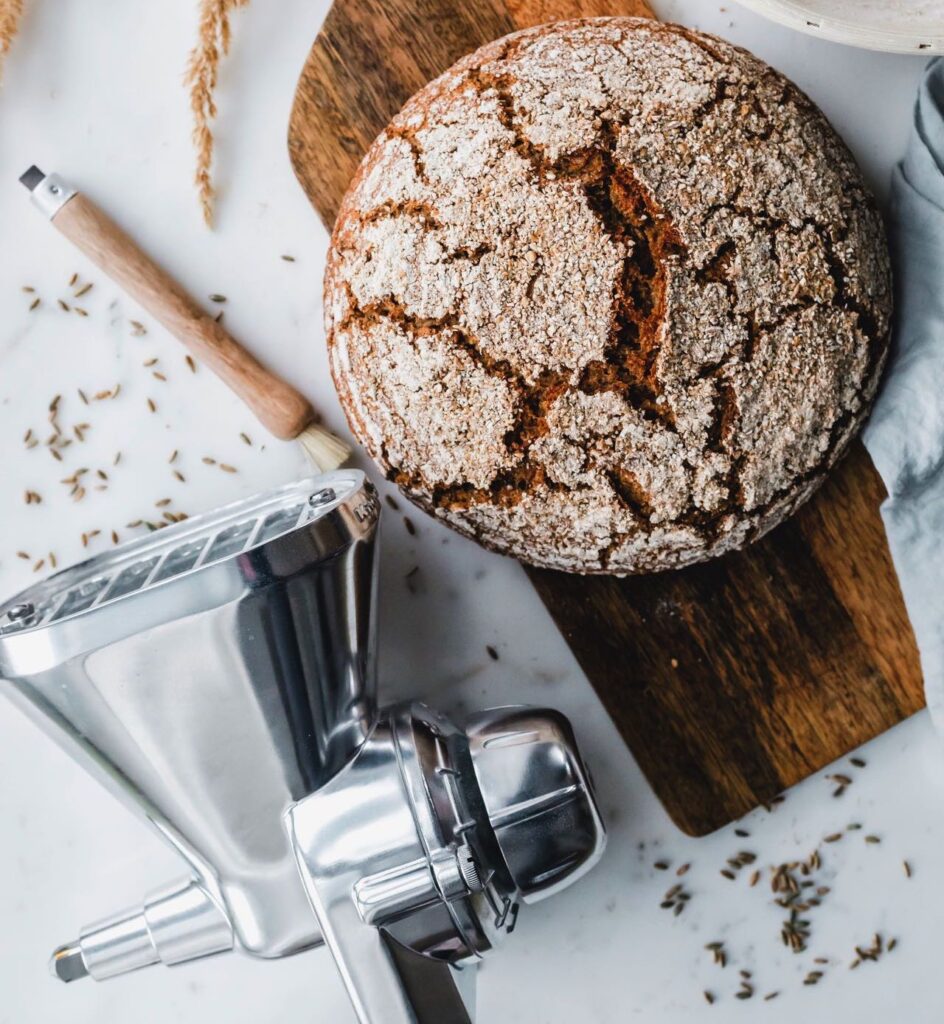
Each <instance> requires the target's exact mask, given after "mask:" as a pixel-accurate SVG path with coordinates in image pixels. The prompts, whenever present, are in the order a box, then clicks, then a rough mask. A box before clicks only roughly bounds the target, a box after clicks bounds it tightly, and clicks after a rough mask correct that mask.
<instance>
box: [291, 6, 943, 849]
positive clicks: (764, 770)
mask: <svg viewBox="0 0 944 1024" xmlns="http://www.w3.org/2000/svg"><path fill="white" fill-rule="evenodd" d="M647 13H650V12H649V11H648V8H646V7H645V5H644V4H642V3H639V2H633V0H625V2H620V0H466V2H465V3H462V4H456V3H453V2H451V0H384V2H382V3H381V0H335V4H334V7H333V8H332V10H331V12H330V13H329V15H328V18H327V20H326V22H325V24H324V27H323V29H322V32H321V34H320V35H319V37H318V39H317V40H316V42H315V45H314V47H313V49H312V51H311V55H310V57H309V59H308V62H307V64H306V66H305V69H304V71H303V72H302V76H301V80H300V82H299V87H298V92H297V95H296V102H295V107H294V109H293V112H292V118H291V124H290V129H289V149H290V153H291V158H292V162H293V164H294V167H295V171H296V174H297V175H298V178H299V180H300V182H301V183H302V186H303V188H304V189H305V191H306V193H307V194H308V196H309V198H310V200H311V202H312V204H313V205H314V207H315V209H316V210H317V211H318V212H319V214H320V215H321V218H322V220H323V221H324V222H325V224H326V225H327V226H329V227H330V226H331V224H332V223H333V221H334V217H335V215H336V212H337V209H338V205H339V203H340V201H341V198H342V196H343V194H344V191H345V189H346V188H347V184H348V182H349V180H350V178H351V176H352V175H353V173H354V171H355V170H356V168H357V165H358V164H359V163H360V160H361V157H362V155H363V153H364V152H365V150H366V149H367V147H368V146H369V145H370V143H371V142H372V141H373V139H374V138H375V137H376V135H377V134H378V133H379V132H380V131H381V130H382V129H383V127H384V126H385V125H386V123H387V122H388V121H389V120H390V118H391V117H392V116H393V114H395V113H396V111H397V110H399V108H400V107H401V106H402V104H403V103H404V102H405V100H406V99H407V98H408V97H409V96H410V95H412V94H413V93H414V92H415V91H416V90H417V89H419V88H420V87H421V86H423V85H424V84H425V83H426V82H427V81H428V80H429V79H430V78H433V77H435V76H436V75H438V74H439V73H441V72H442V71H444V70H445V69H446V68H447V67H448V66H449V65H450V64H452V63H453V62H454V61H455V60H456V59H457V58H458V57H459V56H461V55H462V54H464V53H467V52H469V51H470V50H473V49H475V48H476V47H478V46H479V45H481V44H482V43H484V42H487V41H489V40H491V39H494V38H496V37H497V36H500V35H503V34H505V33H507V32H510V31H513V30H515V29H518V28H524V27H527V26H529V25H533V24H540V23H541V22H543V21H547V20H551V19H553V18H560V17H576V16H582V15H583V16H588V15H602V14H637V15H645V14H647ZM883 497H884V492H883V488H882V484H881V481H880V480H879V478H878V476H877V474H876V473H875V471H874V469H873V468H872V465H871V462H870V461H869V458H868V456H867V455H866V453H865V450H864V449H863V448H862V447H861V445H859V444H856V445H855V446H854V447H853V449H852V451H851V452H850V454H849V455H848V456H847V457H846V458H845V459H844V460H843V461H842V463H841V464H840V465H839V466H838V467H837V468H836V470H835V471H834V472H833V474H832V476H831V477H830V479H829V480H828V482H827V483H826V485H825V486H824V487H823V488H822V490H821V491H820V492H819V493H818V494H817V496H816V497H815V498H814V499H813V501H812V502H811V503H810V504H808V505H807V506H806V507H805V508H804V509H803V510H801V512H800V513H799V514H798V515H797V516H795V517H794V518H793V519H792V520H790V521H789V522H788V523H786V524H784V525H783V526H781V527H780V528H779V529H777V530H776V531H774V532H773V533H772V534H770V535H769V536H768V537H766V538H765V539H764V540H762V541H760V542H759V543H758V544H755V545H754V546H753V547H751V548H749V549H748V550H746V551H743V552H739V553H736V554H733V555H729V556H726V557H725V558H722V559H718V560H716V561H713V562H710V563H707V564H705V565H700V566H695V567H693V568H690V569H685V570H683V571H681V572H675V573H666V574H663V575H659V576H648V577H636V578H629V579H622V580H621V579H616V578H613V577H610V578H607V577H579V576H569V575H564V574H561V573H554V572H547V571H544V570H536V569H528V570H527V571H528V574H529V576H530V577H531V580H532V582H533V583H534V585H535V587H536V588H537V591H538V593H539V594H540V595H541V598H542V600H543V601H544V603H545V604H546V605H547V607H548V609H549V611H550V612H551V615H552V616H553V617H554V619H555V621H556V622H557V624H558V627H559V628H560V629H561V631H562V633H563V634H564V636H565V637H566V638H567V641H568V642H569V644H570V646H571V648H572V649H573V651H574V654H575V655H576V657H577V659H578V661H579V662H580V664H581V666H582V667H583V669H584V671H585V672H586V673H587V676H588V677H589V679H590V681H591V682H592V684H593V685H594V687H595V688H596V691H597V693H598V694H599V696H600V699H601V700H602V702H603V704H604V705H605V706H606V708H607V710H608V711H609V713H610V714H611V715H612V717H613V720H614V722H615V723H616V726H617V728H618V729H619V730H620V732H621V734H622V735H623V737H624V738H625V740H626V742H627V744H628V745H629V747H630V749H631V750H632V752H633V754H634V756H635V757H636V760H637V761H638V763H639V764H640V766H641V767H642V769H643V771H644V772H645V774H646V776H647V778H648V779H649V781H650V782H651V784H652V786H653V788H654V789H655V791H656V793H657V794H658V795H659V797H660V799H661V800H662V802H663V803H664V804H665V806H666V809H667V810H668V812H669V814H670V815H671V816H672V818H673V820H674V821H675V822H676V824H678V825H679V827H680V828H682V829H683V830H685V831H686V832H688V833H690V834H692V835H703V834H705V833H707V832H711V831H713V830H714V829H716V828H719V827H721V826H722V825H725V824H727V823H728V822H730V821H732V820H734V819H735V818H738V817H740V816H741V815H742V814H744V813H746V812H747V811H749V810H750V809H751V808H753V807H755V806H756V805H757V804H760V803H765V802H768V801H769V800H770V799H771V798H772V797H774V796H775V795H776V794H778V793H779V792H780V791H781V790H782V789H783V788H785V787H786V786H789V785H792V784H793V783H795V782H798V781H799V780H800V779H803V778H804V777H806V776H807V775H810V774H811V773H812V772H814V771H816V770H817V769H819V768H821V767H823V766H824V765H826V764H828V763H830V762H831V761H833V760H835V759H836V758H837V757H840V756H841V755H842V754H844V753H846V752H847V751H849V750H851V749H853V748H854V747H856V746H858V745H860V744H861V743H864V742H865V741H866V740H868V739H871V738H872V737H874V736H876V735H878V734H879V733H880V732H882V731H884V730H885V729H888V728H889V727H891V726H892V725H894V724H896V723H897V722H899V721H901V720H902V719H904V718H906V717H907V716H908V715H910V714H912V713H913V712H915V711H917V710H918V709H919V708H920V707H922V706H923V703H924V697H923V690H922V679H921V672H920V667H919V663H918V655H917V650H916V648H915V642H914V637H913V634H912V631H911V626H910V624H909V622H908V617H907V615H906V613H905V609H904V605H903V603H902V599H901V594H900V591H899V588H898V583H897V580H896V577H895V573H894V569H893V567H892V564H891V559H890V556H889V553H888V548H887V544H886V541H885V533H884V528H883V526H882V522H881V518H880V517H879V513H878V507H879V505H880V503H881V501H882V498H883Z"/></svg>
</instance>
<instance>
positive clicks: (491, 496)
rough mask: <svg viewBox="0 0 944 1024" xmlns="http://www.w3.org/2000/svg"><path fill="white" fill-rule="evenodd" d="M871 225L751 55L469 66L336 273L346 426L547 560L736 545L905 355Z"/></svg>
mask: <svg viewBox="0 0 944 1024" xmlns="http://www.w3.org/2000/svg"><path fill="white" fill-rule="evenodd" d="M890 312H891V283H890V273H889V262H888V254H887V246H886V242H885V237H884V231H883V227H882V223H881V218H880V216H879V214H878V212H877V210H876V208H875V205H874V203H873V201H872V199H871V197H870V195H869V194H868V191H867V189H866V187H865V185H864V184H863V181H862V179H861V176H860V174H859V172H858V170H857V168H856V166H855V163H854V161H853V159H852V157H851V156H850V154H849V153H848V151H847V149H846V148H845V146H844V145H843V143H842V142H841V140H840V139H839V138H838V137H837V136H836V134H835V133H834V132H833V130H832V129H831V127H830V126H829V124H828V122H827V121H826V119H825V118H824V117H823V115H822V114H821V113H820V112H819V111H818V110H817V108H816V107H815V106H814V105H813V104H812V103H811V102H810V101H809V100H808V99H807V98H806V97H805V96H804V95H803V94H802V93H801V92H800V91H799V90H798V89H797V88H796V87H795V86H794V85H792V84H791V83H790V82H789V81H788V80H787V79H785V78H784V77H783V76H782V75H780V74H779V73H777V72H776V71H774V70H773V69H771V68H770V67H768V66H767V65H766V64H764V63H762V62H761V61H759V60H758V59H757V58H755V57H753V56H751V55H750V54H749V53H747V52H745V51H744V50H741V49H738V48H736V47H734V46H731V45H730V44H728V43H726V42H724V41H722V40H720V39H716V38H714V37H711V36H707V35H703V34H701V33H697V32H694V31H690V30H687V29H684V28H682V27H680V26H676V25H667V24H658V23H655V22H651V21H648V20H644V19H633V18H600V19H586V20H578V21H568V22H557V23H553V24H549V25H544V26H540V27H538V28H535V29H530V30H527V31H524V32H519V33H515V34H514V35H511V36H507V37H505V38H504V39H500V40H498V41H496V42H494V43H491V44H489V45H487V46H485V47H483V48H482V49H480V50H478V51H476V52H475V53H473V54H471V55H469V56H468V57H465V58H464V59H462V60H460V61H459V62H458V63H457V64H456V65H454V66H453V67H452V68H451V69H450V70H449V71H447V72H446V73H445V74H444V75H442V76H441V77H440V78H438V79H436V80H435V81H434V82H432V83H430V84H429V85H428V86H426V88H424V89H423V90H422V91H420V92H419V93H417V95H416V96H414V97H413V98H412V99H411V100H410V101H409V102H408V103H407V104H406V106H405V107H404V108H403V110H402V111H401V112H400V114H399V115H397V117H396V118H395V119H394V120H393V122H392V123H391V125H390V126H389V127H388V128H387V129H386V130H385V131H384V132H383V133H382V134H381V135H380V137H379V138H378V139H377V140H376V142H375V143H374V145H373V146H372V148H371V149H370V151H369V152H368V153H367V155H366V157H365V158H364V161H363V163H362V165H361V167H360V169H359V171H358V173H357V175H356V177H355V179H354V181H353V183H352V185H351V188H350V190H349V192H348V194H347V195H346V197H345V199H344V202H343V204H342V207H341V211H340V213H339V216H338V219H337V223H336V225H335V229H334V233H333V236H332V244H331V249H330V252H329V258H328V269H327V273H326V278H325V316H326V327H327V334H328V345H329V353H330V359H331V368H332V373H333V375H334V379H335V383H336V385H337V388H338V391H339V393H340V396H341V399H342V402H343V405H344V407H345V410H346V413H347V416H348V419H349V422H350V425H351V427H352V429H353V431H354V433H355V434H356V435H357V437H358V438H359V439H360V441H361V442H362V443H363V444H364V445H365V447H366V448H367V450H368V452H369V453H370V454H371V456H372V457H373V458H374V459H375V460H376V461H377V462H379V463H380V465H381V466H382V467H383V468H384V470H385V471H386V473H387V475H388V476H389V478H390V479H392V480H395V481H396V482H397V483H398V484H399V486H400V487H401V488H402V490H403V491H404V493H405V494H406V495H407V496H408V497H409V498H411V499H412V500H413V501H414V502H415V503H416V504H418V505H420V506H421V507H423V508H424V509H426V510H427V511H429V512H430V513H432V514H433V515H435V516H436V517H438V518H440V519H442V520H443V521H444V522H446V523H448V524H449V525H450V526H452V527H454V528H455V529H457V530H459V531H460V532H461V533H464V534H466V535H468V536H471V537H473V538H475V539H477V540H478V541H480V542H481V543H482V544H484V545H486V546H487V547H490V548H493V549H495V550H498V551H501V552H504V553H507V554H511V555H514V556H515V557H517V558H519V559H521V560H523V561H525V562H529V563H531V564H533V565H538V566H544V567H547V568H553V569H561V570H566V571H570V572H583V573H594V572H609V573H617V574H626V573H639V572H652V571H658V570H662V569H669V568H674V567H678V566H682V565H686V564H689V563H691V562H696V561H700V560H702V559H705V558H708V557H711V556H714V555H718V554H721V553H723V552H725V551H728V550H731V549H733V548H736V547H739V546H741V545H743V544H745V543H747V542H748V541H750V540H752V539H754V538H756V537H758V536H760V535H761V534H763V533H764V532H766V531H767V530H769V529H771V528H772V527H773V526H775V525H776V524H777V523H778V522H780V521H781V520H782V519H783V518H784V517H786V516H787V515H789V514H790V513H791V512H793V511H794V510H795V509H796V508H797V507H798V506H799V505H800V504H801V503H802V502H803V501H804V500H805V499H806V498H808V497H809V495H810V494H811V493H812V492H813V491H814V490H815V488H816V486H817V485H818V484H819V483H820V482H821V480H822V478H823V476H824V475H825V473H826V472H827V471H828V469H829V468H830V467H831V466H832V465H833V464H834V463H835V461H836V460H837V459H838V458H839V456H840V454H841V453H842V451H843V450H844V448H845V447H846V445H847V444H848V442H849V440H850V439H851V438H852V436H853V435H854V433H855V431H856V430H857V428H858V427H859V425H860V424H861V422H862V420H863V418H864V416H865V414H866V412H867V409H868V406H869V403H870V401H871V399H872V397H873V395H874V392H875V389H876V386H877V383H878V379H879V376H880V373H881V369H882V365H883V363H884V360H885V356H886V352H887V343H888V334H889V322H890Z"/></svg>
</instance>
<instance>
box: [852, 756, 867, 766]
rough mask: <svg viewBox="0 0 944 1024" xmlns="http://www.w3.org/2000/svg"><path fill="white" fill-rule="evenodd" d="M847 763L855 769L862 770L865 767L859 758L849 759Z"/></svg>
mask: <svg viewBox="0 0 944 1024" xmlns="http://www.w3.org/2000/svg"><path fill="white" fill-rule="evenodd" d="M849 763H850V764H851V765H855V767H856V768H864V767H865V761H863V760H862V758H861V757H850V758H849Z"/></svg>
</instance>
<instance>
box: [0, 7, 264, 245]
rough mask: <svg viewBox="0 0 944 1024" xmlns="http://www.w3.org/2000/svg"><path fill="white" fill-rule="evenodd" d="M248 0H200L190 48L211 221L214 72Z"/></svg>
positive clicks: (203, 198)
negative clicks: (233, 17) (234, 14)
mask: <svg viewBox="0 0 944 1024" xmlns="http://www.w3.org/2000/svg"><path fill="white" fill-rule="evenodd" d="M2 2H4V0H0V3H2ZM17 2H18V0H17ZM247 3H249V0H200V20H199V28H198V39H197V45H196V46H195V47H194V48H193V49H192V50H191V51H190V59H189V61H188V63H187V74H186V79H185V80H186V83H187V86H188V87H189V89H190V109H191V111H192V112H193V144H194V148H195V149H196V153H197V169H196V173H195V175H194V184H195V185H196V186H197V194H198V195H199V197H200V206H201V208H202V210H203V219H204V220H205V221H206V223H207V224H208V225H209V224H211V223H212V221H213V179H212V177H211V174H210V167H211V165H212V163H213V132H212V131H211V130H210V122H211V121H212V120H213V118H214V117H216V101H215V100H214V96H213V94H214V91H215V89H216V80H217V74H218V72H219V66H220V57H221V56H225V55H226V54H227V53H228V52H229V44H230V40H231V38H232V30H231V28H230V23H229V15H230V12H231V11H233V10H234V9H235V8H237V7H245V6H246V4H247Z"/></svg>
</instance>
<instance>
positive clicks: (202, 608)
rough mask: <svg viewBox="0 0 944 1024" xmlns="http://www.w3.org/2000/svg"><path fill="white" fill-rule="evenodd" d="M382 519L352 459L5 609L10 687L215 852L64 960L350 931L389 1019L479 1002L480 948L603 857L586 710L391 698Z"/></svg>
mask: <svg viewBox="0 0 944 1024" xmlns="http://www.w3.org/2000/svg"><path fill="white" fill-rule="evenodd" d="M379 516H380V503H379V501H378V500H377V496H376V492H375V491H374V488H373V487H372V485H371V484H370V483H369V481H367V480H366V478H365V477H364V475H363V474H362V473H360V472H359V471H355V470H351V471H340V472H337V473H332V474H327V475H325V476H322V477H317V478H313V479H308V480H303V481H300V482H298V483H295V484H291V485H288V486H285V487H281V488H279V489H277V490H275V491H272V492H270V493H267V494H263V495H259V496H256V497H253V498H249V499H246V500H243V501H239V502H236V503H235V504H232V505H229V506H227V507H225V508H223V509H220V510H219V511H216V512H213V513H209V514H207V515H202V516H198V517H194V518H192V519H188V520H186V521H184V522H182V523H178V524H176V525H173V526H170V527H168V528H166V529H163V530H161V531H159V532H157V533H154V534H151V535H149V536H147V537H144V538H141V539H139V540H135V541H132V542H129V543H126V544H124V545H121V546H119V547H116V548H114V549H113V550H111V551H109V552H107V553H104V554H101V555H98V556H96V557H94V558H92V559H90V560H88V561H86V562H83V563H81V564H79V565H76V566H74V567H72V568H70V569H66V570H64V571H62V572H59V573H57V574H56V575H54V576H52V577H50V578H49V579H47V580H45V581H43V582H41V583H39V584H36V585H35V586H32V587H30V588H29V589H27V590H26V591H24V592H22V593H21V594H20V595H18V596H17V597H16V598H14V599H13V600H12V601H10V602H8V603H7V604H5V605H2V606H0V686H2V687H3V688H4V689H5V690H6V692H8V693H9V695H10V696H11V697H12V698H13V699H14V700H15V701H16V702H17V703H18V704H19V705H20V706H21V707H22V708H23V709H24V710H25V711H26V712H27V714H29V715H30V716H31V717H32V718H33V719H34V720H35V721H37V722H38V723H39V724H40V725H41V726H42V727H43V729H44V730H45V731H46V732H47V733H48V734H50V735H51V736H52V737H53V738H54V739H55V740H56V741H57V742H59V743H60V744H61V745H62V746H63V747H64V748H65V749H66V750H67V751H68V752H69V753H70V754H71V755H72V756H73V757H74V758H75V759H76V760H77V761H78V762H79V763H81V764H83V765H84V766H85V767H86V768H87V769H88V770H89V771H90V772H91V773H92V774H93V775H95V776H96V777H97V778H99V779H100V780H101V781H102V782H103V783H104V784H105V785H106V786H107V787H108V788H109V789H111V790H112V791H113V792H114V793H116V795H118V796H119V797H120V798H122V799H123V800H124V801H125V802H126V803H127V804H128V805H129V806H130V808H131V809H132V810H134V811H135V812H136V813H138V814H139V815H143V816H144V817H145V818H146V819H147V820H148V821H150V822H151V824H152V825H153V826H154V827H155V828H156V829H157V830H158V831H159V832H160V833H161V834H162V835H163V836H164V838H165V839H166V840H167V841H169V842H170V843H171V844H172V845H173V846H174V847H175V849H176V850H177V851H178V852H179V853H180V854H181V855H182V857H183V858H184V860H185V861H186V862H187V864H188V866H189V869H190V874H189V875H188V876H187V877H185V878H183V879H182V880H180V881H179V882H177V883H174V884H172V885H170V886H167V887H165V888H162V889H160V890H157V891H155V892H153V893H151V894H150V895H149V896H147V897H146V898H145V899H144V901H143V902H142V904H140V905H138V906H136V907H133V908H130V909H128V910H124V911H121V912H119V913H117V914H114V915H112V916H111V917H109V918H106V919H104V920H102V921H99V922H97V923H95V924H93V925H90V926H87V927H86V928H83V929H82V930H81V933H80V935H79V938H78V939H76V940H75V941H74V942H70V943H68V944H66V945H64V946H62V947H60V948H59V949H57V950H56V952H55V953H54V954H53V959H52V968H53V971H54V973H55V974H57V975H58V976H59V977H60V978H62V979H63V980H67V981H69V980H73V979H75V978H79V977H83V976H85V975H91V976H92V977H93V978H96V979H104V978H108V977H112V976H114V975H116V974H122V973H125V972H127V971H129V970H134V969H136V968H139V967H143V966H146V965H148V964H153V963H159V962H161V963H165V964H176V963H181V962H184V961H187V960H192V959H195V958H197V957H201V956H206V955H210V954H213V953H218V952H222V951H224V950H229V949H232V948H237V949H239V950H241V951H243V952H246V953H249V954H252V955H255V956H260V957H280V956H285V955H289V954H292V953H295V952H297V951H299V950H302V949H307V948H310V947H313V946H316V945H319V944H321V943H322V942H326V943H327V944H328V945H329V947H330V949H331V951H332V953H333V954H334V956H335V958H336V960H337V964H338V968H339V970H340V972H341V975H342V978H343V980H344V982H345V984H346V986H347V989H348V992H349V994H350V996H351V999H352V1002H353V1004H354V1007H355V1010H356V1012H357V1014H358V1018H359V1019H360V1020H361V1021H362V1022H365V1024H367V1022H370V1024H406V1022H427V1021H429V1022H432V1021H436V1022H437V1024H448V1022H451V1021H456V1022H462V1021H467V1020H471V1019H472V1002H473V1000H472V993H473V986H472V985H471V984H470V982H471V980H472V977H471V975H472V972H471V971H469V970H468V969H467V968H468V967H469V966H471V965H474V963H476V962H477V961H478V959H479V958H480V957H482V956H483V955H485V954H487V953H488V952H489V951H490V950H491V949H492V948H493V947H494V946H495V944H496V943H497V942H498V941H499V939H500V938H501V937H502V936H503V935H504V934H507V933H509V932H510V931H512V930H513V928H514V924H515V920H516V917H517V913H518V908H519V906H520V904H521V903H527V902H529V901H532V900H536V899H539V898H542V897H543V896H545V895H548V894H550V893H553V892H555V891H557V890H558V889H560V888H562V887H564V886H566V885H568V884H570V883H571V882H572V881H574V880H575V879H576V878H577V877H579V876H580V875H581V874H582V873H584V872H585V871H586V870H588V869H589V868H590V867H591V866H592V865H593V864H594V863H595V862H596V860H597V859H598V858H599V856H600V855H601V853H602V850H603V845H604V829H603V824H602V821H601V818H600V815H599V812H598V810H597V806H596V803H595V800H594V797H593V793H592V789H591V785H590V781H589V778H588V776H587V774H586V771H585V769H584V767H583V764H582V761H581V759H580V756H579V754H578V752H577V748H576V743H575V741H574V738H573V734H572V732H571V729H570V726H569V724H568V723H567V721H566V719H565V718H564V717H563V716H562V715H560V714H558V713H556V712H553V711H549V710H546V709H535V708H520V707H519V708H506V709H497V710H493V711H488V712H484V713H482V714H480V715H477V716H474V717H473V718H472V720H471V721H470V722H468V723H466V724H465V727H464V728H460V727H459V726H457V725H456V724H454V723H453V722H451V721H449V720H448V719H447V718H446V717H444V716H443V715H440V714H438V713H436V712H434V711H432V710H430V709H429V708H426V707H424V706H422V705H418V704H413V705H401V706H397V707H393V708H388V709H378V706H377V702H376V643H375V633H376V615H375V606H376V582H377V527H378V521H379Z"/></svg>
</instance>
